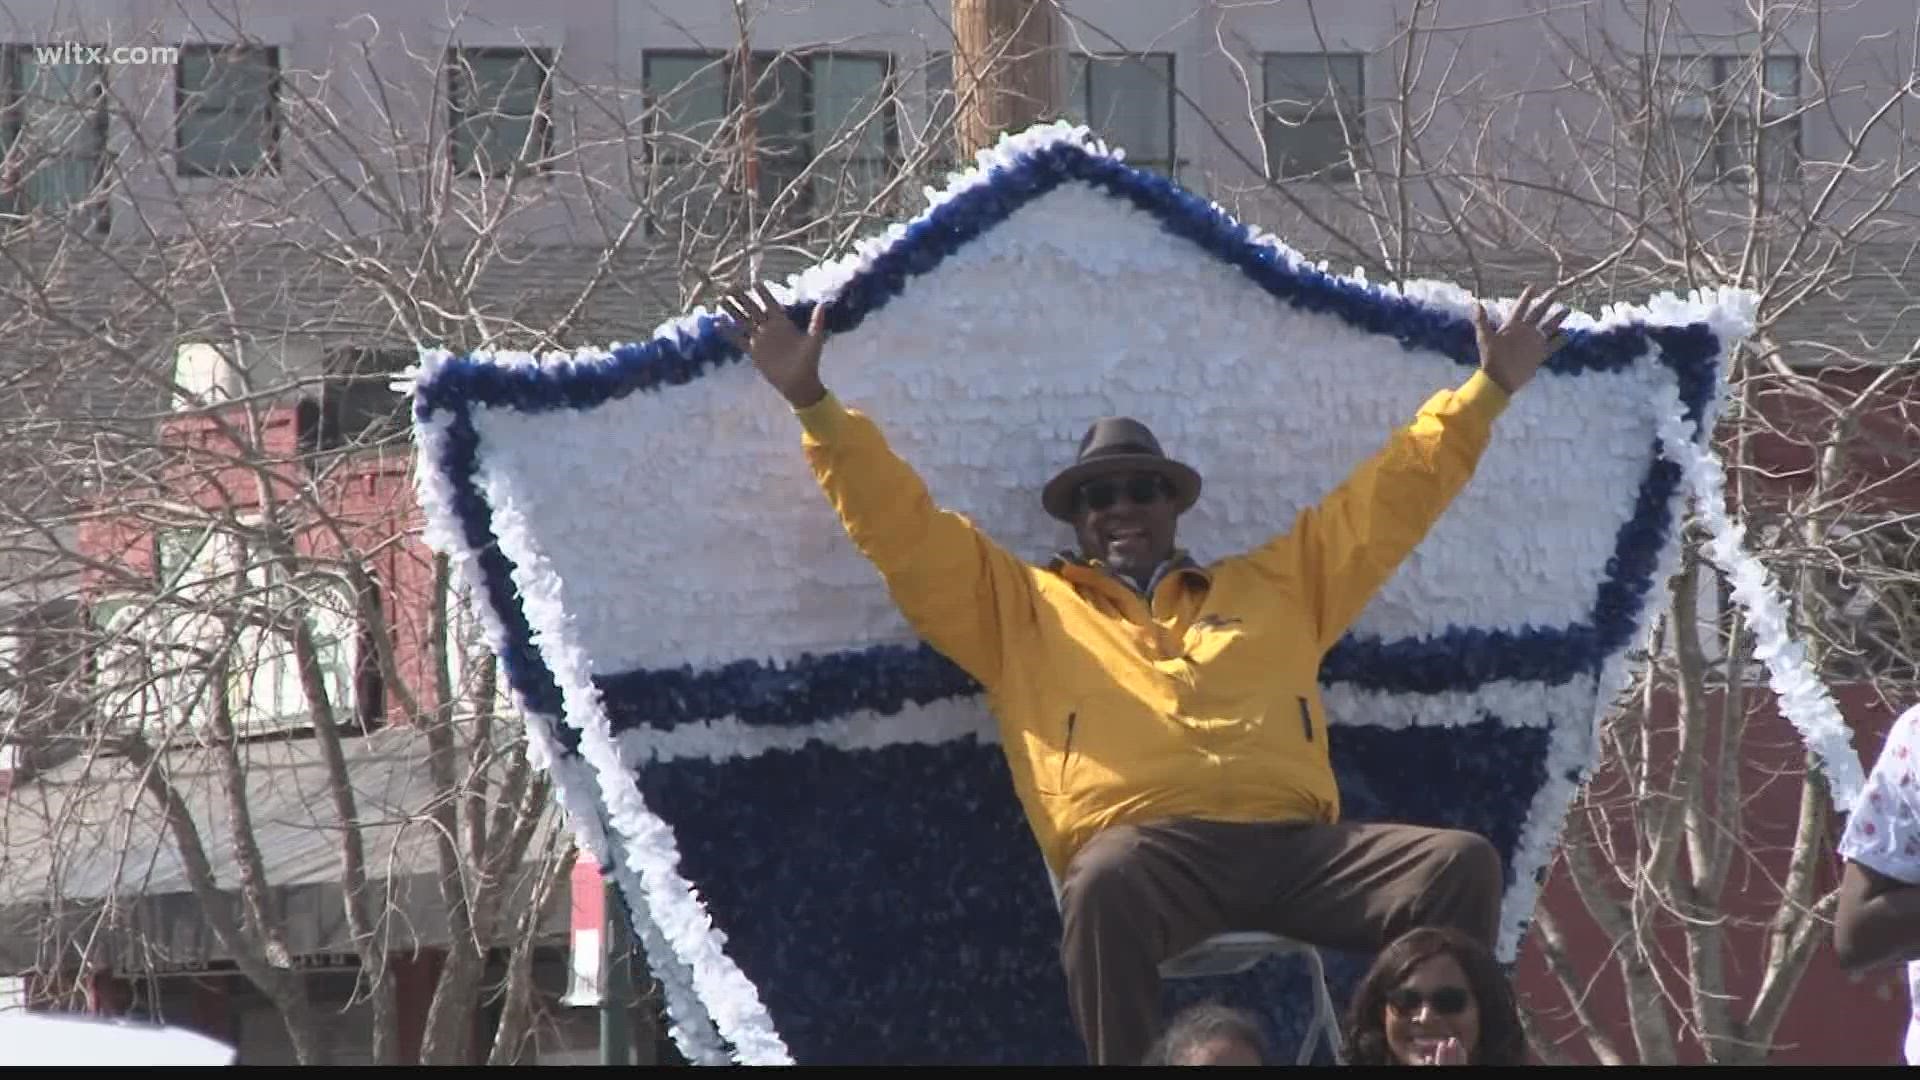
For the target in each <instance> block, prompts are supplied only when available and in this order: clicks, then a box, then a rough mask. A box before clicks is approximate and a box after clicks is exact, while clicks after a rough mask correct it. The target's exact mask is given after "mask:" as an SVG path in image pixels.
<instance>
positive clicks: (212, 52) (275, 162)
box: [173, 42, 282, 179]
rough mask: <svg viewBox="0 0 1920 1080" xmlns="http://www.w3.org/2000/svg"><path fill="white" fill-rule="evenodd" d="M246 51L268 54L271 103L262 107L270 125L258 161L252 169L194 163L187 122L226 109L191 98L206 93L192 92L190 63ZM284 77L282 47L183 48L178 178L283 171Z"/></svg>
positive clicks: (177, 105) (176, 134)
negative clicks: (191, 59) (191, 117)
mask: <svg viewBox="0 0 1920 1080" xmlns="http://www.w3.org/2000/svg"><path fill="white" fill-rule="evenodd" d="M231 52H244V53H260V54H264V55H265V57H266V59H267V69H268V76H267V100H266V103H265V105H264V106H263V108H262V110H261V111H262V112H263V113H264V114H265V118H266V123H265V130H264V131H263V133H262V134H263V140H262V142H261V143H260V145H259V147H258V151H259V153H258V158H257V161H256V162H255V163H254V164H253V165H252V166H251V167H248V168H230V169H215V168H207V167H205V166H203V165H200V164H196V163H190V162H189V160H188V149H187V146H188V144H187V142H186V130H185V121H186V118H187V116H188V115H189V114H192V115H195V116H199V115H205V114H208V113H215V112H224V111H225V110H224V109H220V110H215V109H207V108H205V107H204V106H202V105H200V104H197V103H196V102H195V101H194V99H192V98H190V97H189V95H193V94H204V93H205V91H204V90H191V89H189V88H188V87H187V65H186V60H187V57H188V56H190V55H198V56H208V57H217V56H219V55H220V54H222V53H231ZM217 64H218V61H210V62H209V65H208V66H209V69H212V68H214V67H215V66H217ZM281 85H282V74H281V67H280V47H279V46H278V45H251V44H245V43H239V42H234V43H222V44H215V43H207V42H203V43H199V44H192V45H182V46H180V51H179V55H178V57H177V58H176V59H175V61H174V65H173V94H174V99H173V100H174V118H173V145H174V172H175V174H176V175H178V176H186V177H196V178H217V179H238V178H243V177H248V176H267V175H272V174H275V173H277V172H279V171H280V136H281V134H282V127H281V116H280V91H281Z"/></svg>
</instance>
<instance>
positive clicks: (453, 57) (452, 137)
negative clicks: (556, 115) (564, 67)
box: [441, 45, 558, 180]
mask: <svg viewBox="0 0 1920 1080" xmlns="http://www.w3.org/2000/svg"><path fill="white" fill-rule="evenodd" d="M476 59H486V60H504V59H514V60H522V61H532V62H533V64H534V66H535V67H537V68H538V69H539V71H540V85H539V88H538V90H537V91H536V93H535V95H534V106H533V111H532V112H531V113H529V114H527V115H526V117H525V119H526V120H527V122H528V123H529V124H530V125H532V127H533V129H534V135H535V139H534V145H533V146H531V147H526V148H525V150H526V152H528V153H531V154H532V155H533V156H532V159H531V160H529V159H527V158H526V157H523V156H520V155H519V154H516V156H515V157H514V158H513V159H512V160H511V161H509V162H506V163H504V164H502V163H495V162H488V163H487V164H488V166H489V168H487V169H482V168H480V154H479V151H478V147H479V146H480V145H481V144H482V143H483V142H484V138H483V137H481V138H472V142H471V144H470V146H469V149H468V155H469V157H468V160H467V161H466V162H464V163H463V162H462V161H461V157H460V150H461V143H462V139H463V133H467V132H473V131H476V130H484V129H483V128H478V127H476V125H478V124H479V123H480V121H482V120H484V119H486V118H487V117H488V116H489V115H490V114H494V113H496V112H497V110H495V109H492V108H489V109H487V110H484V111H480V112H473V113H469V112H468V106H467V104H466V103H465V102H464V101H463V94H462V92H461V90H462V87H463V86H465V85H466V84H465V82H464V80H466V79H467V78H468V77H469V76H470V75H471V74H472V73H473V70H474V68H473V63H472V62H473V61H474V60H476ZM442 70H443V72H444V80H445V81H444V82H443V83H442V87H441V88H442V90H443V91H444V92H445V93H446V95H447V164H448V165H449V167H451V168H452V169H453V173H454V175H455V176H458V177H461V178H463V179H470V180H506V179H510V178H513V177H516V176H544V175H546V174H548V173H549V172H550V171H551V170H552V160H553V144H554V131H553V79H554V75H555V74H556V72H557V70H558V58H557V55H556V52H555V50H553V49H551V48H546V47H542V46H519V45H455V46H451V47H449V48H448V49H447V52H446V56H445V58H444V61H443V64H442ZM499 97H500V95H499V94H497V93H496V94H495V101H496V102H497V101H498V100H499ZM494 118H495V119H496V120H498V119H512V120H514V121H516V122H517V121H518V120H520V119H521V117H520V116H519V115H518V114H513V115H511V116H510V115H509V114H505V113H499V114H498V115H497V116H495V117H494ZM465 137H471V136H465ZM523 146H524V144H523Z"/></svg>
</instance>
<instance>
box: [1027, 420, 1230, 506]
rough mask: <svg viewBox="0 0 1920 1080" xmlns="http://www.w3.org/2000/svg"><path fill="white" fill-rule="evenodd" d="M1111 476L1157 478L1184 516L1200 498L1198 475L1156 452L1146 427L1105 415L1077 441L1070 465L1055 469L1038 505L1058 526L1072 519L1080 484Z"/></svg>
mask: <svg viewBox="0 0 1920 1080" xmlns="http://www.w3.org/2000/svg"><path fill="white" fill-rule="evenodd" d="M1115 472H1152V473H1159V474H1160V475H1161V476H1164V477H1166V478H1167V482H1168V483H1170V484H1172V485H1173V499H1174V504H1175V505H1176V506H1177V507H1178V508H1179V512H1181V513H1185V512H1186V510H1187V509H1188V508H1189V507H1191V506H1192V505H1193V504H1194V502H1195V501H1196V500H1198V499H1199V498H1200V474H1199V473H1197V472H1194V471H1193V469H1192V468H1191V467H1190V466H1188V465H1187V464H1186V463H1184V462H1179V461H1175V460H1173V459H1172V458H1170V457H1168V456H1167V455H1166V452H1165V451H1163V450H1161V449H1160V440H1159V439H1156V438H1154V437H1153V432H1152V431H1149V430H1148V429H1147V425H1145V424H1143V423H1141V422H1140V421H1138V420H1135V419H1133V418H1132V417H1127V416H1108V417H1103V418H1101V419H1099V420H1095V421H1094V422H1093V426H1091V427H1089V428H1087V433H1086V435H1085V436H1083V437H1082V438H1081V440H1080V452H1079V453H1078V454H1077V455H1075V457H1074V461H1073V464H1071V465H1069V466H1067V467H1066V468H1064V469H1062V470H1060V472H1059V473H1058V474H1057V475H1055V476H1054V478H1053V479H1051V480H1049V481H1047V486H1046V487H1045V488H1043V489H1041V492H1040V505H1041V506H1043V507H1045V508H1046V511H1047V513H1049V514H1051V515H1053V516H1054V517H1056V518H1059V519H1060V520H1061V521H1069V522H1070V521H1072V520H1073V500H1074V495H1075V493H1076V492H1078V491H1079V490H1080V485H1081V484H1084V483H1086V482H1087V481H1089V480H1091V479H1093V478H1094V477H1096V476H1103V475H1105V474H1107V473H1115Z"/></svg>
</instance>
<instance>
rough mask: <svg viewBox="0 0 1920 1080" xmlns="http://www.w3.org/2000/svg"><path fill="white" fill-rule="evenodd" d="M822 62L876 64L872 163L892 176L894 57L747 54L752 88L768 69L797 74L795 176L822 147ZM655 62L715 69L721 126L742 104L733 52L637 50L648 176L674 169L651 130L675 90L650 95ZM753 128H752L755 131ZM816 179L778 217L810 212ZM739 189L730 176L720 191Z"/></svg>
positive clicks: (828, 51)
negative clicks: (799, 154)
mask: <svg viewBox="0 0 1920 1080" xmlns="http://www.w3.org/2000/svg"><path fill="white" fill-rule="evenodd" d="M822 59H824V60H827V61H829V62H831V61H833V60H836V59H844V60H855V61H877V62H878V63H879V64H880V82H879V84H878V87H877V89H878V91H879V102H880V103H881V115H880V116H879V117H878V118H877V119H878V121H879V122H880V123H881V124H882V135H881V149H880V150H879V152H878V153H877V154H876V155H875V156H874V159H873V160H874V161H875V162H876V164H877V165H878V166H879V167H880V168H881V170H882V171H883V172H886V173H888V174H891V173H893V172H895V171H897V170H898V169H899V168H900V166H901V152H900V108H899V105H900V102H899V94H900V62H899V57H898V56H896V55H895V54H893V53H891V52H888V51H885V50H874V49H835V48H829V47H822V46H803V47H798V48H785V49H756V50H754V51H753V52H752V53H751V60H752V63H753V71H754V88H757V87H759V86H760V85H761V80H762V79H764V78H766V72H767V70H768V68H769V67H770V66H771V65H773V64H777V63H789V64H793V65H795V66H796V67H797V68H798V69H799V79H798V85H799V88H800V90H799V96H800V101H799V108H798V115H799V116H800V117H801V120H802V122H803V124H804V132H803V135H802V138H803V139H804V140H805V143H806V158H805V160H804V161H803V162H802V163H801V164H800V166H799V168H798V170H797V171H798V172H801V173H805V172H807V170H809V169H812V168H813V167H814V165H815V164H816V163H817V162H818V161H819V160H820V157H821V150H822V145H823V143H822V138H821V135H822V133H821V131H820V127H819V124H818V121H817V117H816V110H815V104H816V102H817V100H818V94H817V92H816V87H815V83H816V79H817V76H816V74H815V71H814V65H815V63H816V62H818V61H820V60H822ZM656 60H699V61H703V62H704V63H705V64H706V65H709V66H711V65H718V66H719V67H720V70H721V72H722V76H721V85H722V88H723V89H724V91H725V94H726V102H725V112H724V114H723V115H722V116H721V118H720V123H721V124H722V125H725V124H727V123H728V122H729V120H730V119H731V118H733V117H734V116H736V115H738V113H739V112H740V109H741V104H742V102H741V96H742V95H741V86H740V67H739V52H738V50H722V49H684V48H666V49H645V50H643V51H642V53H641V61H640V63H641V68H640V86H641V100H642V102H643V107H644V109H645V114H646V116H647V117H648V122H647V129H646V136H645V138H646V161H647V168H648V170H649V172H650V173H651V172H653V171H654V170H657V169H659V168H661V167H662V166H663V164H664V165H672V164H676V162H675V161H674V160H673V159H672V157H671V156H670V155H664V154H663V153H662V145H663V140H662V138H661V135H662V133H663V131H664V130H665V129H662V128H660V127H658V126H657V124H658V121H659V120H660V119H661V118H663V117H664V116H665V110H664V109H662V108H660V100H661V98H662V97H664V96H665V95H666V94H669V93H671V92H672V91H673V90H674V89H677V86H676V87H667V88H665V89H664V90H660V89H656V87H655V86H654V85H653V79H652V75H653V64H654V61H656ZM755 104H756V107H757V108H758V109H760V110H762V111H764V109H765V107H766V106H765V103H762V102H756V103H755ZM703 122H710V121H703ZM757 126H758V125H757V123H756V129H757ZM838 130H839V129H837V128H836V129H835V131H838ZM827 134H829V135H831V134H833V133H832V132H829V133H827ZM755 146H756V148H757V147H758V146H759V139H758V137H757V135H756V138H755ZM684 163H685V162H684V161H681V162H678V163H677V164H684ZM819 179H820V177H819V175H818V174H815V175H813V176H812V177H811V178H810V182H809V183H807V184H806V185H805V186H804V187H801V188H796V189H795V190H794V191H793V193H792V194H791V195H790V196H789V197H788V198H787V201H786V202H785V203H784V204H782V209H781V213H783V214H786V215H798V214H805V213H810V212H811V211H813V210H814V209H815V208H816V207H817V206H818V204H819V201H820V200H819V198H818V193H817V192H816V191H815V184H816V183H817V182H818V181H819ZM743 184H744V180H743V178H742V177H740V176H738V175H731V176H729V177H728V178H727V180H726V190H728V191H730V192H734V193H736V197H737V195H738V194H739V193H743V191H744V188H743ZM762 185H763V186H762V188H761V190H760V191H758V192H756V195H760V196H764V195H765V194H766V190H765V187H764V179H762ZM780 190H781V191H785V190H786V189H785V186H784V185H783V186H782V188H781V189H780ZM776 194H778V192H776Z"/></svg>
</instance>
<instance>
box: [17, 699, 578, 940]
mask: <svg viewBox="0 0 1920 1080" xmlns="http://www.w3.org/2000/svg"><path fill="white" fill-rule="evenodd" d="M463 745H464V741H463ZM343 749H344V756H345V758H346V763H347V773H348V775H349V777H350V782H351V785H352V788H353V792H354V796H355V805H356V809H357V814H358V817H359V820H360V821H361V823H362V824H361V826H360V832H361V836H362V839H363V842H364V845H365V850H366V859H367V866H368V874H369V876H370V877H371V878H373V879H374V880H373V881H372V882H371V883H370V885H369V888H370V889H373V890H375V896H374V897H373V898H372V902H371V903H370V904H369V909H370V911H371V912H372V913H373V917H374V919H375V922H376V930H377V932H379V933H381V934H384V935H386V936H387V939H388V943H389V949H390V950H395V949H411V948H413V947H416V946H420V945H442V944H445V943H446V941H447V925H446V924H447V920H446V903H445V901H444V900H443V899H442V897H441V894H440V885H439V879H440V874H439V855H438V851H437V848H436V846H435V845H436V842H435V832H434V826H433V823H432V822H431V821H430V820H429V819H428V817H427V814H428V811H429V810H430V808H431V806H432V803H433V800H434V798H435V795H436V793H435V791H434V788H433V784H432V780H431V776H430V774H429V770H428V767H427V740H426V738H425V736H424V735H422V734H420V733H419V732H417V731H415V730H412V729H406V728H396V729H392V730H389V731H384V732H380V733H376V734H374V735H371V736H367V737H363V738H356V739H350V740H347V741H346V742H345V743H344V746H343ZM240 751H241V755H242V762H243V776H244V781H245V783H244V786H245V791H246V802H247V810H248V813H249V815H250V817H251V820H252V829H251V832H252V834H253V835H254V836H255V837H256V838H257V839H258V844H259V849H260V854H261V858H262V861H263V863H264V865H265V869H266V879H267V882H268V883H269V884H270V885H271V886H272V890H273V896H274V902H275V903H277V904H278V905H280V907H281V910H282V912H283V915H284V917H283V919H282V922H283V924H284V925H285V927H286V933H287V941H286V944H287V950H288V952H289V953H290V954H291V955H292V956H294V957H302V958H308V959H309V960H310V959H312V958H315V957H319V956H325V955H327V954H341V955H345V954H351V953H353V951H354V949H353V944H352V938H351V935H350V934H349V932H348V926H347V919H346V910H345V903H344V899H343V897H342V892H341V882H340V877H341V869H340V867H341V861H340V858H341V855H340V853H341V846H340V838H341V836H342V829H341V821H340V816H339V814H338V813H337V812H336V810H335V802H334V799H333V796H332V793H331V790H330V788H329V787H328V782H327V769H326V767H325V765H324V763H323V761H322V759H321V757H320V751H319V746H318V744H317V743H316V742H315V741H314V740H313V739H312V738H311V737H307V738H300V739H275V740H261V741H254V742H248V743H244V744H242V746H241V748H240ZM157 767H159V768H161V769H164V770H165V775H166V776H167V777H168V779H169V780H170V782H171V783H172V785H173V786H174V788H175V790H177V791H178V792H179V793H180V795H181V797H182V798H183V799H184V800H185V801H186V802H187V804H188V808H189V811H190V813H191V814H192V816H193V819H194V821H195V823H196V826H197V829H198V832H199V834H200V837H201V842H202V844H203V846H204V847H205V849H206V854H207V857H208V859H209V861H210V862H211V864H212V867H213V873H214V878H215V881H216V882H217V883H218V884H219V886H220V888H221V890H222V892H223V894H224V895H223V902H224V906H226V907H227V908H228V909H229V911H230V912H232V913H234V914H235V915H236V916H237V913H238V910H239V909H238V903H239V900H238V889H239V884H240V871H241V868H240V864H239V860H238V858H237V854H236V848H235V845H234V844H233V843H232V836H233V831H232V825H231V822H232V809H231V807H230V805H229V804H230V800H229V799H228V797H227V789H226V785H225V783H224V782H223V781H222V780H221V778H220V777H221V771H220V765H219V762H218V759H217V758H216V756H215V754H214V753H213V751H212V750H210V749H208V748H206V747H201V746H190V747H184V748H179V749H173V750H170V751H168V752H166V753H165V754H163V755H161V757H160V759H159V762H158V765H157ZM471 767H472V766H471V763H470V762H468V761H466V760H464V758H463V759H462V760H461V761H460V763H459V766H458V768H459V769H460V770H461V772H462V774H463V775H464V773H465V772H466V771H468V770H469V769H470V768H471ZM482 771H483V772H484V773H486V774H488V775H489V776H490V777H492V778H494V779H497V778H498V777H499V776H500V775H502V774H503V773H504V771H505V763H504V758H499V759H496V760H495V761H494V762H491V763H489V764H488V766H487V767H486V768H485V769H483V770H482ZM489 789H490V790H495V789H494V787H493V785H489ZM566 843H567V836H566V834H565V831H564V823H563V822H562V820H561V817H560V813H559V810H558V808H557V805H556V804H554V803H553V802H552V800H549V802H548V806H547V809H546V812H545V816H544V818H543V820H542V822H541V824H540V828H539V831H538V832H537V833H536V838H535V840H534V842H533V845H532V847H531V851H533V852H535V853H538V852H539V851H541V850H542V849H543V845H544V846H545V849H546V850H551V849H552V848H553V847H554V846H556V845H564V844H566ZM534 870H535V868H534V867H531V866H529V867H525V868H523V869H522V870H521V871H520V872H519V873H518V874H517V875H516V876H515V878H514V880H513V882H512V888H513V897H512V899H511V900H510V902H509V903H508V904H507V905H506V907H505V909H504V910H505V911H506V912H507V913H508V914H507V916H506V917H507V918H508V919H509V920H510V919H511V918H512V917H513V916H514V915H516V914H517V913H518V912H519V911H521V910H523V909H524V907H525V905H526V903H527V898H528V895H529V893H530V891H531V888H532V885H533V881H532V876H533V873H534ZM551 910H552V911H553V915H552V916H551V917H550V920H549V925H547V926H543V928H542V929H543V933H551V934H553V935H555V936H556V937H558V936H561V935H564V934H565V931H566V922H567V908H566V904H565V901H564V898H562V899H561V900H560V902H558V903H556V904H554V905H553V906H552V908H551ZM55 925H60V926H64V927H65V930H64V932H63V933H55V932H54V927H55ZM81 934H84V935H87V936H88V937H89V938H91V939H92V940H95V941H97V942H98V946H99V947H98V948H97V949H96V950H95V951H94V952H93V956H94V958H95V959H96V960H97V961H102V962H106V963H109V964H111V965H112V966H113V967H115V968H116V969H121V970H166V969H186V970H193V969H198V968H203V967H205V966H207V965H209V964H211V963H215V962H219V961H223V960H228V959H231V957H230V956H228V954H227V950H226V949H224V948H223V947H222V946H221V945H220V943H219V942H218V940H217V939H216V938H215V937H214V935H213V933H212V931H211V929H210V928H209V925H208V921H207V919H206V917H205V913H204V911H203V910H202V907H201V904H200V901H199V900H198V899H196V898H195V897H194V895H193V892H192V889H191V888H190V886H189V884H188V879H187V874H186V870H185V868H184V866H183V864H182V862H181V859H180V853H179V849H178V848H177V847H176V845H175V842H174V839H173V836H172V834H171V833H170V832H169V831H168V830H167V829H166V828H165V825H164V819H163V817H162V815H161V812H160V807H159V802H158V800H157V799H156V798H155V797H154V796H153V795H152V794H151V793H150V792H148V791H147V790H146V787H145V785H144V783H143V781H142V777H141V775H140V774H139V772H138V770H136V769H135V768H134V767H133V766H132V764H131V763H130V762H129V761H127V760H126V759H125V758H121V757H112V756H108V755H104V754H99V755H90V756H83V757H81V758H76V759H74V760H73V761H70V762H68V763H66V764H64V765H61V766H59V767H57V768H54V769H51V770H49V771H47V772H44V773H41V774H40V775H39V776H37V777H36V778H35V779H34V780H33V781H32V782H30V783H28V784H25V785H22V786H21V787H19V788H17V789H15V790H14V791H13V792H12V794H11V795H9V796H7V797H5V798H0V974H7V973H12V972H19V971H25V970H28V969H36V968H38V969H45V968H46V967H48V966H50V965H51V964H55V963H58V964H61V965H62V966H65V965H68V964H71V963H73V962H75V961H77V960H78V958H79V957H78V954H77V951H76V950H75V947H74V945H73V942H74V941H75V940H76V937H75V936H76V935H81ZM59 941H65V942H67V944H66V946H65V947H64V948H63V949H60V951H62V952H64V953H65V954H66V955H65V957H64V958H60V959H56V958H55V957H54V956H53V955H52V953H51V952H50V951H49V950H50V949H55V948H60V947H59V946H58V945H57V944H56V943H57V942H59Z"/></svg>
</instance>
